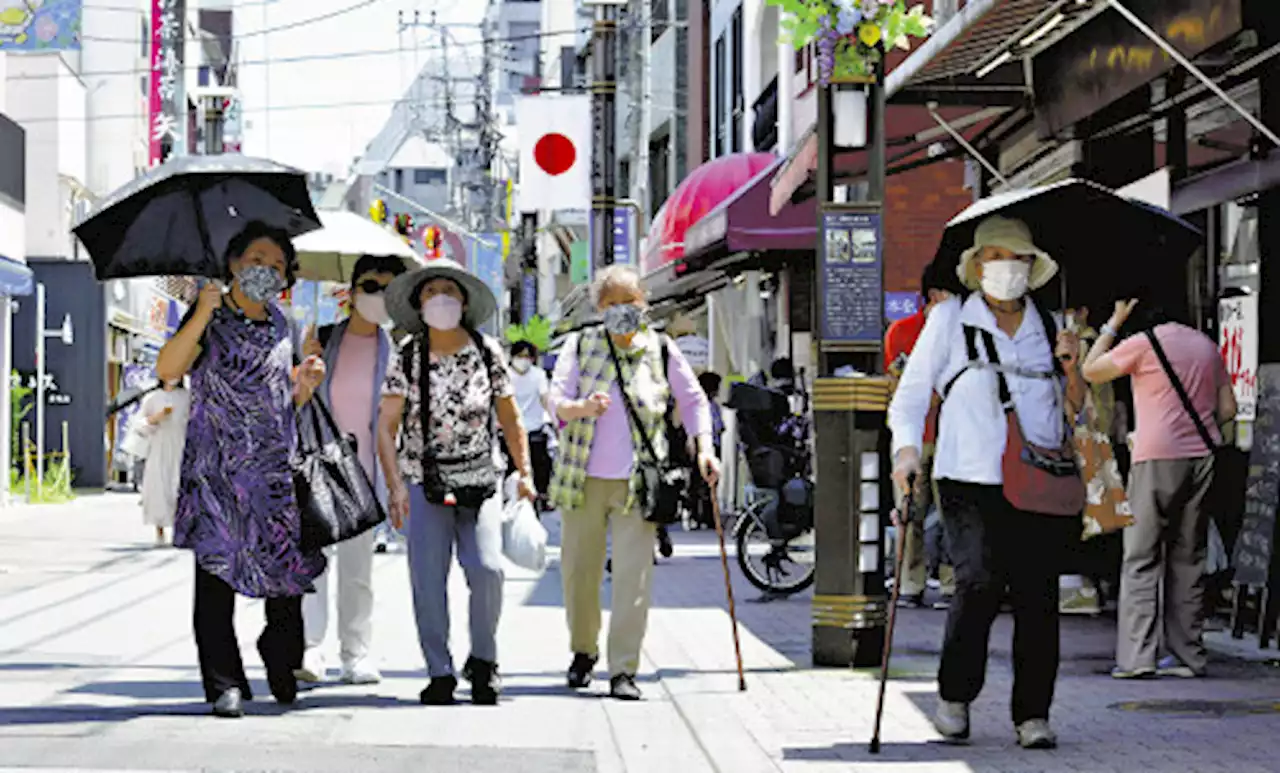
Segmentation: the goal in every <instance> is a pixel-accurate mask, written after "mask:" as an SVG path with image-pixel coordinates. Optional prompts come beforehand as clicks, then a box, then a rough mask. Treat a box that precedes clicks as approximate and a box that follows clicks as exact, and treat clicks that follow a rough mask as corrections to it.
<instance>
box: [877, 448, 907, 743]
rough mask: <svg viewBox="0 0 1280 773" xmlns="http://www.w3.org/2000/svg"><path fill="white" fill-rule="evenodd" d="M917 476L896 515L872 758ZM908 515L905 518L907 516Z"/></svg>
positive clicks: (896, 615) (891, 648) (885, 685)
mask: <svg viewBox="0 0 1280 773" xmlns="http://www.w3.org/2000/svg"><path fill="white" fill-rule="evenodd" d="M915 488H916V476H915V474H914V473H912V475H911V476H910V477H909V478H907V493H906V495H904V496H903V497H902V506H901V507H900V508H898V510H896V511H895V512H894V519H893V520H894V527H895V529H896V530H897V538H896V539H895V540H894V541H895V542H896V543H897V544H896V545H894V551H893V552H894V558H893V592H892V593H890V594H889V621H888V623H887V625H886V627H885V632H884V652H883V653H881V655H880V696H879V697H878V698H877V699H876V723H875V728H874V729H873V730H872V733H871V748H870V749H869V751H870V752H871V753H872V754H879V753H880V723H881V721H882V720H883V719H884V693H885V688H886V687H887V686H888V684H889V655H890V654H891V653H892V652H893V624H894V623H895V622H897V618H898V592H899V591H900V590H901V589H902V558H903V556H904V555H905V553H906V549H905V548H906V544H907V528H908V527H907V522H908V521H910V520H911V495H912V494H913V493H914V492H915ZM903 513H905V515H903Z"/></svg>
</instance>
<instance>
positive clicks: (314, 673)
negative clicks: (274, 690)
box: [293, 648, 328, 684]
mask: <svg viewBox="0 0 1280 773" xmlns="http://www.w3.org/2000/svg"><path fill="white" fill-rule="evenodd" d="M327 673H328V669H327V668H326V667H325V664H324V655H322V654H321V653H320V650H319V649H316V648H311V649H308V650H307V651H306V653H305V654H304V655H303V656H302V668H299V669H297V670H296V671H294V672H293V675H294V676H295V677H297V678H298V681H301V682H310V683H311V684H317V683H319V682H323V681H324V680H325V676H326V674H327Z"/></svg>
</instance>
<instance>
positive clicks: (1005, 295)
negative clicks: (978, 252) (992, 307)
mask: <svg viewBox="0 0 1280 773" xmlns="http://www.w3.org/2000/svg"><path fill="white" fill-rule="evenodd" d="M1030 281H1031V264H1029V263H1027V262H1025V261H1021V260H993V261H991V262H990V263H985V264H983V266H982V292H984V293H986V294H987V295H989V296H991V297H992V298H995V299H996V300H997V301H1016V300H1018V299H1019V298H1021V297H1022V296H1024V295H1026V294H1027V287H1028V285H1029V284H1030Z"/></svg>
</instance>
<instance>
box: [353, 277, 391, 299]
mask: <svg viewBox="0 0 1280 773" xmlns="http://www.w3.org/2000/svg"><path fill="white" fill-rule="evenodd" d="M356 287H357V288H358V289H359V290H360V292H362V293H364V294H365V295H377V294H378V293H380V292H384V291H386V289H387V286H386V285H384V284H383V283H381V282H379V281H378V280H376V279H366V280H364V281H363V282H361V283H360V284H358V285H356Z"/></svg>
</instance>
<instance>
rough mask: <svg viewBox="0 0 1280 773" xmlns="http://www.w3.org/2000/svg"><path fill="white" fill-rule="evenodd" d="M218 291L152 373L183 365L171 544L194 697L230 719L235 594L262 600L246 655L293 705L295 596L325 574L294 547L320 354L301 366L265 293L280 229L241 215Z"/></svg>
mask: <svg viewBox="0 0 1280 773" xmlns="http://www.w3.org/2000/svg"><path fill="white" fill-rule="evenodd" d="M227 258H228V271H229V276H228V278H229V279H231V288H230V291H229V292H227V293H226V294H225V295H224V294H223V291H222V288H221V287H219V284H218V283H217V282H210V283H208V284H206V285H205V286H204V288H203V289H202V290H201V291H200V297H199V299H198V300H197V302H196V305H195V306H193V307H192V309H191V311H190V312H189V313H188V314H187V317H186V319H185V320H184V321H183V322H182V325H181V326H180V327H179V329H178V332H177V333H175V334H174V336H173V338H171V339H169V342H168V343H166V344H165V345H164V348H163V349H161V350H160V356H159V358H158V359H157V361H156V375H157V376H158V377H159V378H160V380H161V381H162V382H166V383H174V382H176V381H179V380H180V379H182V377H183V376H185V375H187V374H188V373H190V374H191V415H190V420H189V422H188V424H187V441H186V446H185V449H184V451H183V457H182V481H181V490H180V494H179V498H178V509H177V513H176V516H175V519H174V540H173V542H174V545H176V546H177V547H181V548H189V549H190V550H192V551H193V552H194V553H195V557H196V588H195V613H194V617H195V637H196V649H197V651H198V652H199V656H200V673H201V676H202V677H203V681H204V692H205V699H206V700H208V701H209V702H210V703H212V704H213V713H214V714H215V715H217V716H220V717H240V716H242V715H243V713H244V708H243V701H245V700H249V699H251V697H252V695H251V692H250V690H249V680H248V678H247V677H246V676H245V673H244V664H243V663H242V662H241V660H240V646H239V644H237V642H236V633H235V627H234V625H233V616H234V613H235V597H236V594H240V595H242V596H248V597H250V598H264V599H266V613H267V627H266V629H265V630H264V631H263V632H262V635H261V636H260V637H259V638H258V652H259V654H260V655H261V656H262V661H263V663H264V664H265V665H266V667H267V683H268V684H269V685H270V687H271V694H272V695H274V696H275V699H276V700H277V701H278V702H280V703H282V704H290V703H293V701H294V699H295V698H296V697H297V692H298V682H297V679H296V678H295V677H294V673H293V672H294V669H297V668H299V667H300V666H301V665H302V653H303V631H302V596H303V594H304V593H306V592H308V591H309V590H311V588H312V582H313V581H314V580H315V578H316V577H318V576H319V575H320V573H321V572H323V571H324V567H325V558H324V555H323V554H321V553H319V552H316V553H304V552H303V551H302V549H301V546H300V539H301V529H302V526H301V518H300V516H299V512H298V505H297V501H296V499H295V498H294V490H293V471H292V466H291V461H292V456H293V454H294V452H295V449H296V444H297V429H296V428H297V414H296V406H297V405H301V404H303V403H305V402H306V401H307V400H309V399H311V395H312V394H313V393H314V391H315V389H316V387H317V386H318V385H319V384H320V381H321V380H322V379H323V378H324V362H323V361H322V360H321V359H320V358H319V357H308V358H306V360H304V361H303V362H302V363H301V364H300V365H298V366H296V367H295V366H294V362H295V361H296V360H297V355H295V349H294V347H295V345H298V346H300V344H301V342H300V341H298V340H297V338H298V337H297V336H296V335H294V333H293V326H292V325H291V324H290V323H289V321H288V319H287V318H286V317H285V315H284V312H282V311H281V310H280V309H279V308H277V307H276V305H275V303H274V301H275V298H276V297H277V296H278V295H279V294H280V292H281V291H283V290H284V289H285V288H287V287H289V286H290V285H292V284H293V277H294V271H295V270H296V268H297V261H296V257H295V253H294V249H293V245H292V243H291V242H290V241H289V237H288V236H287V235H286V234H285V233H284V232H283V231H277V230H275V229H272V228H270V227H268V226H266V225H264V224H262V223H257V222H255V223H250V224H249V225H248V227H246V228H245V229H244V231H243V232H241V233H240V235H238V236H237V237H236V238H234V239H233V240H232V241H231V244H230V246H229V247H228V248H227Z"/></svg>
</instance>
